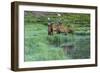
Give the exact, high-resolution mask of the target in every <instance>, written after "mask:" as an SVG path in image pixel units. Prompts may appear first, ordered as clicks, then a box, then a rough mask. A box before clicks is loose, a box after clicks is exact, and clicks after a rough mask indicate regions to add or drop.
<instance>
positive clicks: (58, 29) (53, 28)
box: [48, 23, 73, 35]
mask: <svg viewBox="0 0 100 73" xmlns="http://www.w3.org/2000/svg"><path fill="white" fill-rule="evenodd" d="M54 33H57V34H60V33H65V34H67V33H73V30H72V28H71V27H70V26H67V27H65V26H64V25H63V24H53V23H52V24H50V25H48V35H53V34H54Z"/></svg>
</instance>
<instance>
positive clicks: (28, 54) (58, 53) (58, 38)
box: [24, 11, 90, 61]
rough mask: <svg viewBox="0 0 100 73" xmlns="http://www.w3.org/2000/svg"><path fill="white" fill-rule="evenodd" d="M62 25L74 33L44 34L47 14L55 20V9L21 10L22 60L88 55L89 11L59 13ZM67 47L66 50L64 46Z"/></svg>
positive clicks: (87, 56) (74, 57) (60, 58)
mask: <svg viewBox="0 0 100 73" xmlns="http://www.w3.org/2000/svg"><path fill="white" fill-rule="evenodd" d="M61 15H62V16H61V17H60V18H61V20H62V23H63V25H64V26H65V27H66V26H67V25H71V27H72V28H73V30H74V34H70V33H69V34H67V35H64V34H63V33H61V34H56V33H55V34H53V35H48V20H47V19H48V17H49V18H51V21H53V22H57V20H58V18H59V17H58V16H57V13H52V12H51V13H49V12H47V13H46V12H32V11H25V14H24V23H25V27H24V30H25V31H24V32H25V35H24V40H25V43H24V45H25V61H46V60H64V59H86V58H90V15H89V14H76V13H61ZM66 49H69V50H66Z"/></svg>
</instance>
